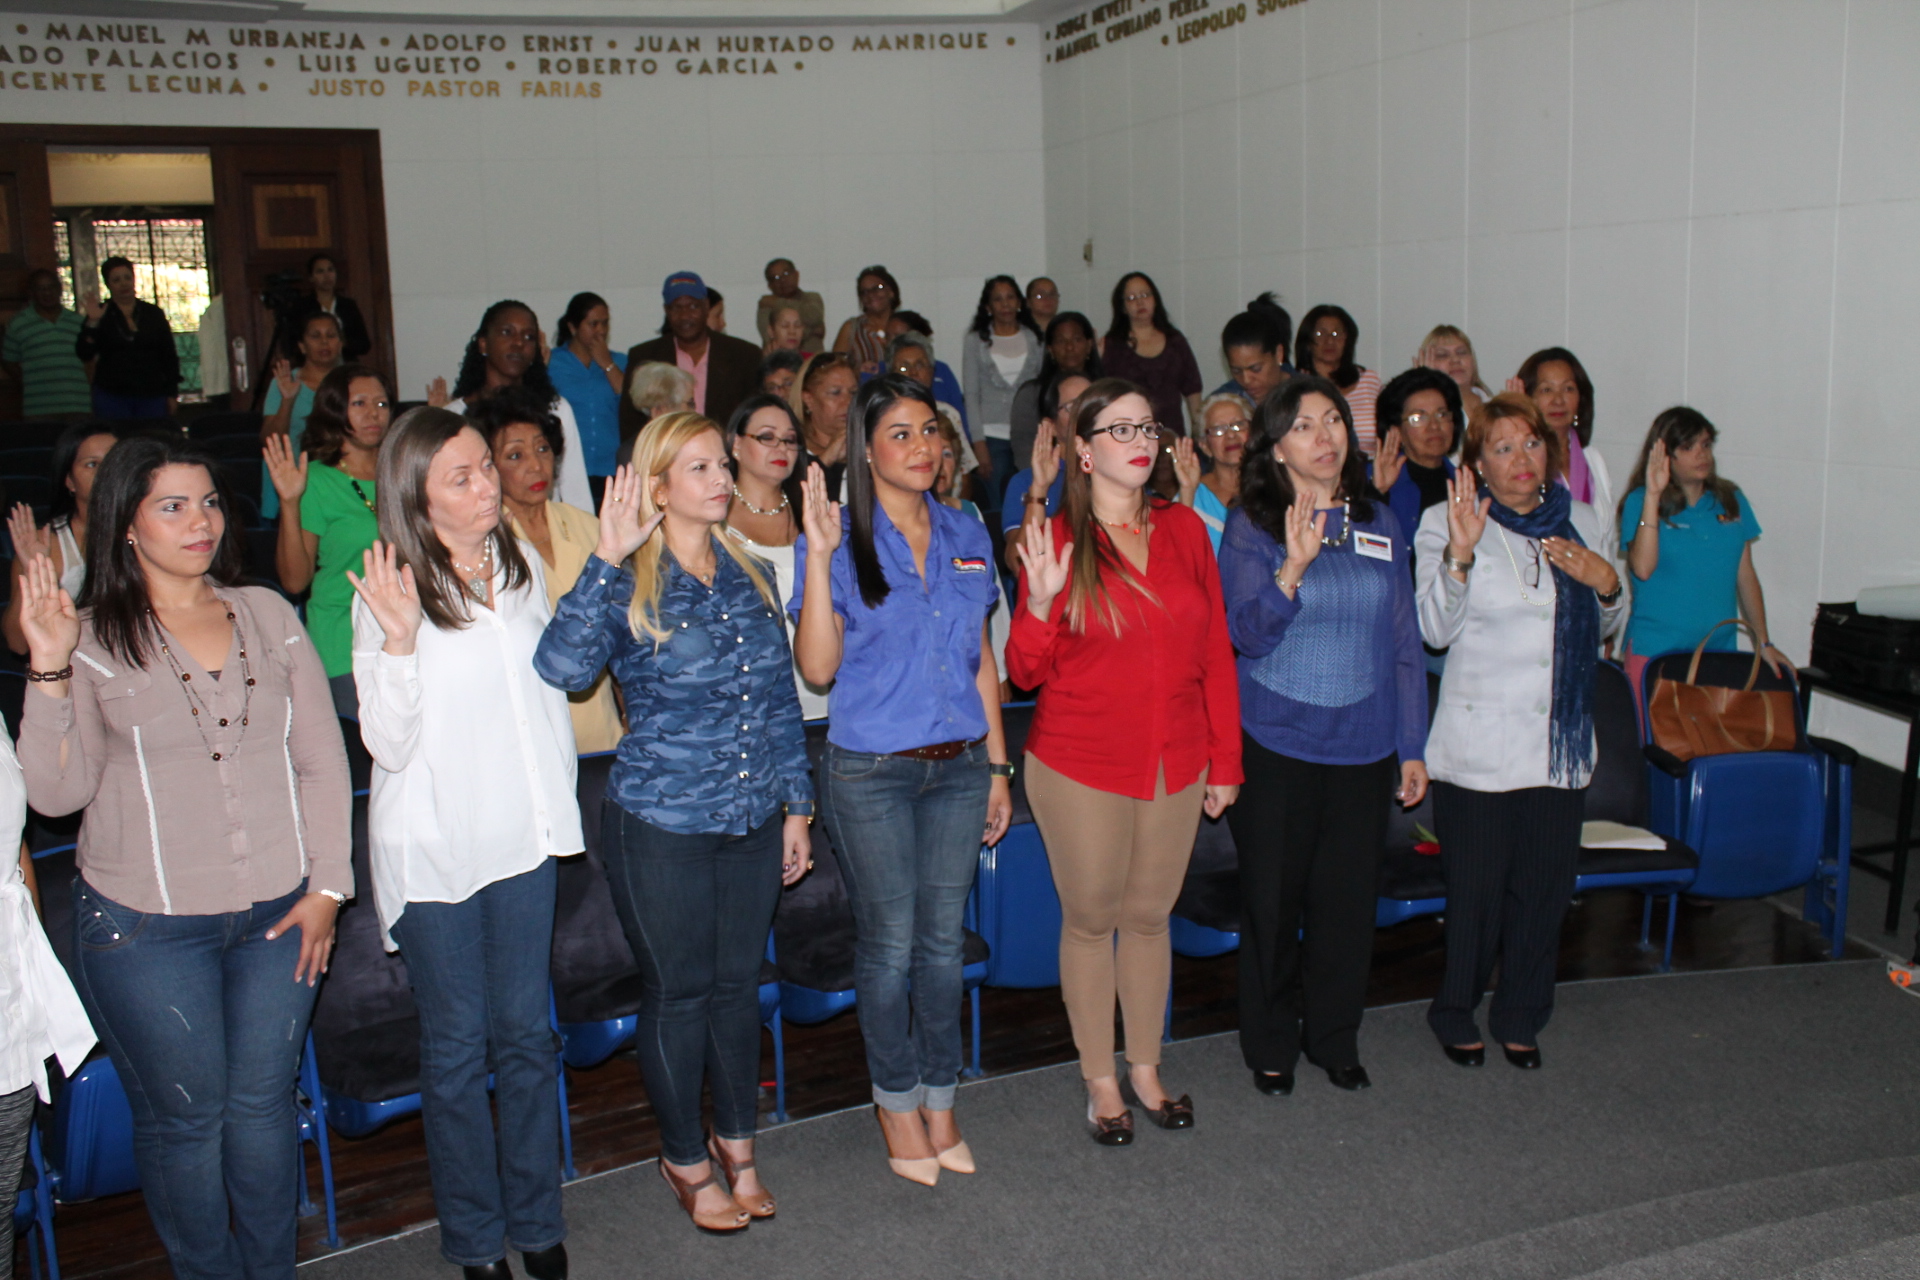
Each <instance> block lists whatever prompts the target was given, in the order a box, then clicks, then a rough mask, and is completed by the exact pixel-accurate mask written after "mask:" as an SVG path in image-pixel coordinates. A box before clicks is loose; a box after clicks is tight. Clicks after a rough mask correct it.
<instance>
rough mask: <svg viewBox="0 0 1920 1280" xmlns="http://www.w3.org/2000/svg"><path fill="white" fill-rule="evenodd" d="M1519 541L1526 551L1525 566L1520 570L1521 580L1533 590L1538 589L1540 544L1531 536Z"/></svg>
mask: <svg viewBox="0 0 1920 1280" xmlns="http://www.w3.org/2000/svg"><path fill="white" fill-rule="evenodd" d="M1521 541H1522V545H1523V546H1524V548H1525V550H1526V553H1527V566H1526V568H1524V569H1522V570H1521V571H1520V577H1521V580H1522V581H1524V582H1525V583H1526V584H1527V586H1529V587H1531V588H1532V589H1533V590H1535V591H1538V590H1539V589H1540V551H1541V547H1540V544H1539V543H1538V542H1535V541H1534V540H1533V539H1532V538H1525V539H1522V540H1521Z"/></svg>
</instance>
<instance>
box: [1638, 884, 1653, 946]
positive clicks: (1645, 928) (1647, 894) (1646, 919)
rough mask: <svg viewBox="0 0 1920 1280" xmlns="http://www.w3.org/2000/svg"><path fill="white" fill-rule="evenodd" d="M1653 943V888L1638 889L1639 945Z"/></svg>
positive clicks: (1650, 944)
mask: <svg viewBox="0 0 1920 1280" xmlns="http://www.w3.org/2000/svg"><path fill="white" fill-rule="evenodd" d="M1652 945H1653V890H1651V889H1642V890H1641V891H1640V946H1641V947H1642V948H1643V949H1644V948H1646V947H1650V946H1652Z"/></svg>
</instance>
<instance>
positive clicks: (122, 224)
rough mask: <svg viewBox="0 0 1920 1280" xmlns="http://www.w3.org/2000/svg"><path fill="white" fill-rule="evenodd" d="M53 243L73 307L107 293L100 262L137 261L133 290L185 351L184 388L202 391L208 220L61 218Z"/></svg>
mask: <svg viewBox="0 0 1920 1280" xmlns="http://www.w3.org/2000/svg"><path fill="white" fill-rule="evenodd" d="M54 243H55V246H56V248H57V250H58V252H59V256H60V291H61V295H62V297H63V298H64V299H65V300H66V303H67V305H68V306H72V307H75V308H76V309H77V308H78V305H79V304H78V301H77V299H79V298H80V297H82V296H84V295H86V294H88V293H96V292H97V293H99V294H100V295H101V296H102V297H103V298H104V297H105V295H106V290H105V288H104V286H103V285H102V284H101V282H100V264H101V263H102V262H105V261H106V260H107V259H108V258H125V259H127V260H128V261H129V262H131V263H133V279H134V292H135V293H137V294H138V295H139V296H140V297H141V298H143V299H145V300H146V301H148V302H151V303H153V304H155V305H156V306H158V307H159V308H160V309H161V310H162V311H164V312H166V313H167V323H168V324H170V325H172V326H173V342H174V346H175V347H176V348H178V350H179V352H180V390H181V391H182V392H183V393H194V392H198V391H199V389H200V316H201V313H202V312H204V311H205V310H206V309H207V304H208V303H209V302H210V301H211V300H212V297H213V288H212V280H211V278H210V276H209V273H208V267H207V258H208V253H207V224H206V220H205V219H204V218H165V217H152V218H139V217H118V218H94V217H88V216H85V215H81V216H75V217H70V218H60V219H56V220H55V222H54Z"/></svg>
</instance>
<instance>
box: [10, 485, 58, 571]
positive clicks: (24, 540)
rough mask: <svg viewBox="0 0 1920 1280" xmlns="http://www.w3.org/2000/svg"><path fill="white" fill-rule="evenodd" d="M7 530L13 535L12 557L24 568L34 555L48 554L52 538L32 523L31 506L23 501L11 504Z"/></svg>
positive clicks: (50, 550)
mask: <svg viewBox="0 0 1920 1280" xmlns="http://www.w3.org/2000/svg"><path fill="white" fill-rule="evenodd" d="M7 532H8V533H10V534H12V535H13V558H14V560H15V561H16V562H18V563H19V564H20V566H21V567H22V568H23V569H24V568H25V567H26V566H27V565H28V564H30V563H32V561H33V558H34V557H35V556H44V555H49V554H51V552H52V542H53V540H52V539H51V538H49V537H48V536H47V531H46V530H45V529H42V528H41V527H40V526H39V525H37V524H35V523H34V520H33V508H32V507H30V506H28V505H27V504H26V503H24V502H16V503H14V504H13V510H12V511H11V512H10V513H9V514H8V515H7Z"/></svg>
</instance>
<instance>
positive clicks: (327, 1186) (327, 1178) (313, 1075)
mask: <svg viewBox="0 0 1920 1280" xmlns="http://www.w3.org/2000/svg"><path fill="white" fill-rule="evenodd" d="M300 1088H301V1090H302V1092H304V1093H305V1094H306V1095H307V1108H308V1113H309V1114H310V1115H311V1116H312V1117H313V1144H314V1146H316V1147H318V1148H319V1149H320V1198H321V1200H322V1201H324V1202H325V1204H326V1209H327V1235H326V1245H327V1248H329V1249H338V1248H339V1247H340V1217H339V1206H338V1202H337V1201H336V1200H335V1198H334V1193H333V1145H332V1142H331V1141H330V1140H329V1138H328V1136H327V1100H326V1097H325V1095H323V1094H322V1093H321V1091H320V1066H319V1064H318V1063H317V1062H315V1061H314V1058H313V1033H312V1032H308V1033H307V1050H306V1052H305V1053H304V1054H302V1055H301V1057H300ZM300 1163H301V1167H302V1175H301V1178H300V1186H301V1190H302V1192H303V1193H304V1191H305V1190H306V1181H307V1180H306V1176H305V1172H304V1170H305V1166H306V1159H305V1157H304V1156H303V1157H302V1159H301V1161H300Z"/></svg>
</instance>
